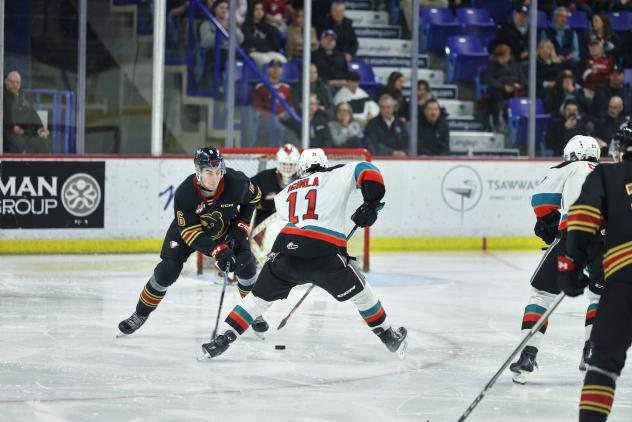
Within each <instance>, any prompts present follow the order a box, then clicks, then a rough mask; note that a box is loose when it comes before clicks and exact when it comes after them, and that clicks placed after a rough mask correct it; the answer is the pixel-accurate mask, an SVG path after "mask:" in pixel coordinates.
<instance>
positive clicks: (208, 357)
mask: <svg viewBox="0 0 632 422" xmlns="http://www.w3.org/2000/svg"><path fill="white" fill-rule="evenodd" d="M202 353H203V354H202V355H201V356H198V357H197V358H195V359H196V360H197V361H198V362H208V361H209V360H211V359H212V358H211V355H209V354H208V352H206V351H204V352H202Z"/></svg>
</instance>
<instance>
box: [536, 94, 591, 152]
mask: <svg viewBox="0 0 632 422" xmlns="http://www.w3.org/2000/svg"><path fill="white" fill-rule="evenodd" d="M588 133H589V130H588V126H587V124H586V120H585V119H584V117H583V116H582V114H581V113H580V111H579V107H578V106H577V103H576V102H575V101H573V100H570V101H567V102H566V104H565V105H564V111H563V112H562V116H561V117H556V118H554V119H552V120H551V125H550V126H549V130H548V132H547V134H546V145H547V147H548V148H549V149H551V150H553V155H556V156H557V155H562V151H563V150H564V146H565V145H566V143H567V142H568V140H569V139H571V138H572V137H573V136H575V135H587V134H588Z"/></svg>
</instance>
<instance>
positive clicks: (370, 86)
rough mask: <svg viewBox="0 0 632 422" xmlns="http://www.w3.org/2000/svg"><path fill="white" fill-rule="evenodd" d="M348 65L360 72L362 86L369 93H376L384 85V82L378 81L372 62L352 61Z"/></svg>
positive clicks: (350, 68)
mask: <svg viewBox="0 0 632 422" xmlns="http://www.w3.org/2000/svg"><path fill="white" fill-rule="evenodd" d="M347 66H348V68H349V70H352V71H354V72H358V73H359V74H360V86H361V87H362V89H364V90H365V91H366V92H367V94H369V95H375V94H376V93H377V91H378V90H379V89H380V88H381V87H382V84H380V83H379V82H377V80H376V79H375V73H373V67H371V65H370V64H367V63H362V62H350V63H349V64H348V65H347Z"/></svg>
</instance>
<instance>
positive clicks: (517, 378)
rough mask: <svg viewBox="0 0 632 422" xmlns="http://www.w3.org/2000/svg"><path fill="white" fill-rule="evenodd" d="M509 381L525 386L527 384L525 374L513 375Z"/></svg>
mask: <svg viewBox="0 0 632 422" xmlns="http://www.w3.org/2000/svg"><path fill="white" fill-rule="evenodd" d="M511 380H512V381H513V382H515V383H516V384H520V385H525V384H526V383H527V373H526V372H520V373H514V375H513V376H512V377H511Z"/></svg>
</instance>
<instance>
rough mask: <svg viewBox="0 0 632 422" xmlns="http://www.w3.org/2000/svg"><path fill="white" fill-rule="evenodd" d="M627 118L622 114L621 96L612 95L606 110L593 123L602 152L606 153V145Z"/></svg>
mask: <svg viewBox="0 0 632 422" xmlns="http://www.w3.org/2000/svg"><path fill="white" fill-rule="evenodd" d="M626 120H627V118H626V116H625V115H624V114H623V101H622V100H621V97H612V98H610V102H608V112H607V113H606V115H605V116H603V117H602V118H601V119H599V121H598V122H597V124H596V125H595V138H596V139H597V142H599V146H601V152H602V154H608V145H610V141H611V140H612V138H613V137H614V134H615V133H617V131H618V130H619V128H620V127H621V125H623V124H624V123H625V122H626Z"/></svg>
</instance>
